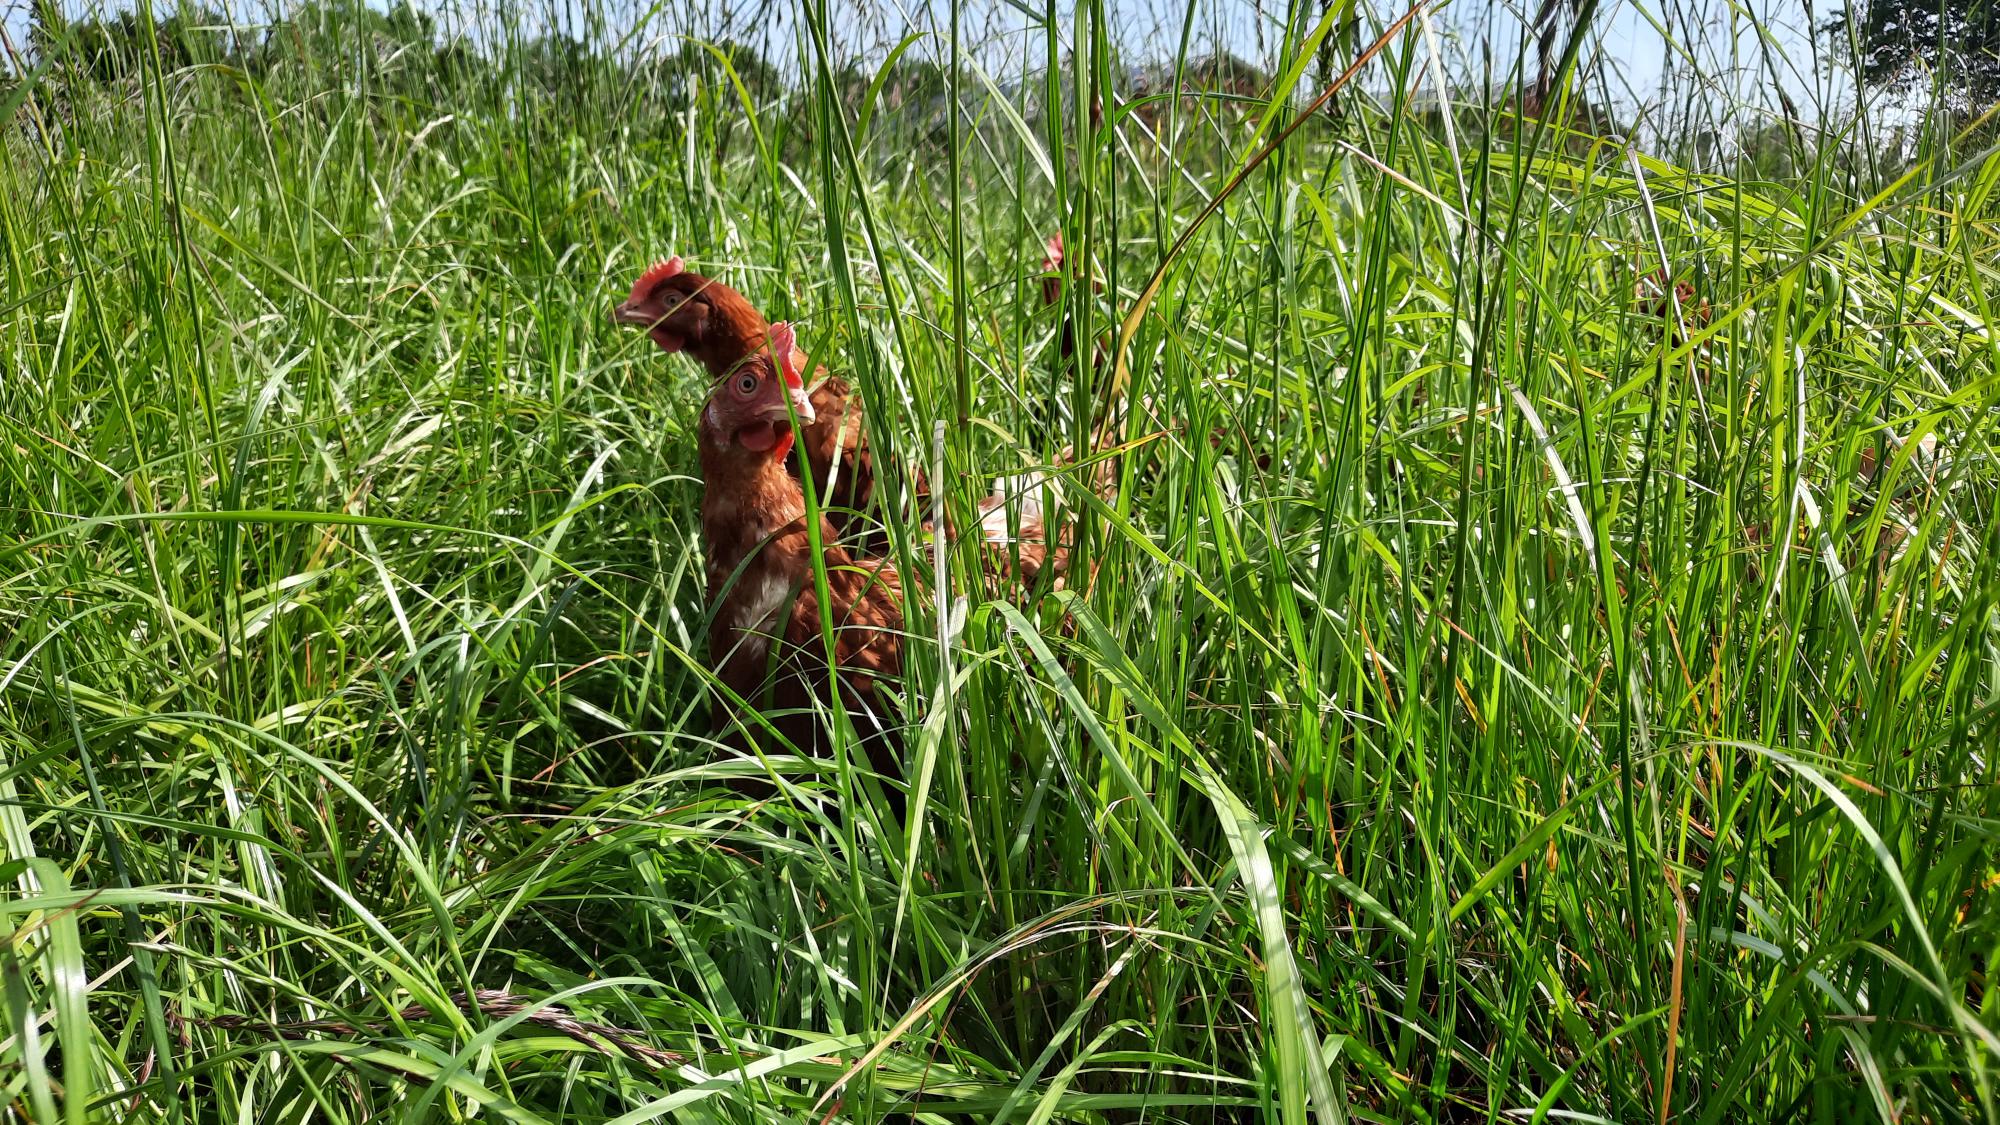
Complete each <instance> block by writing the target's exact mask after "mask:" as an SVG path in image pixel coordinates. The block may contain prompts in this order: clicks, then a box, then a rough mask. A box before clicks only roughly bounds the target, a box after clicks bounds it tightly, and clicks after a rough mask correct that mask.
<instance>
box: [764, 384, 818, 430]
mask: <svg viewBox="0 0 2000 1125" xmlns="http://www.w3.org/2000/svg"><path fill="white" fill-rule="evenodd" d="M786 390H788V391H790V392H791V399H792V413H793V414H796V415H798V418H799V421H800V422H801V423H805V424H811V423H813V422H817V421H818V420H819V416H818V415H817V414H816V413H814V411H813V404H812V397H811V396H810V395H808V394H806V389H805V388H804V387H787V388H786ZM771 420H772V421H774V422H783V421H785V420H786V418H785V410H784V408H783V407H782V406H781V407H777V408H776V409H775V410H774V412H773V414H772V416H771Z"/></svg>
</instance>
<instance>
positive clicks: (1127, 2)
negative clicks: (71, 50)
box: [0, 0, 1851, 117]
mask: <svg viewBox="0 0 2000 1125" xmlns="http://www.w3.org/2000/svg"><path fill="white" fill-rule="evenodd" d="M59 2H61V3H62V4H63V5H64V7H65V8H67V9H69V10H71V11H78V10H84V9H87V8H89V7H91V6H94V3H95V0H59ZM129 2H130V0H109V3H111V4H112V6H114V7H116V6H122V5H124V4H127V3H129ZM220 2H221V3H222V4H224V5H226V8H227V9H228V10H232V11H233V13H234V18H236V19H238V20H240V21H243V22H246V23H249V22H256V21H258V20H259V19H260V18H261V17H260V15H259V14H258V13H261V12H262V11H264V10H266V9H265V6H264V4H263V2H262V0H220ZM371 2H372V3H376V4H378V5H380V4H383V3H387V2H389V0H371ZM418 2H419V3H420V5H426V6H431V7H433V8H436V7H439V6H440V5H439V3H438V0H418ZM533 2H534V0H530V3H533ZM551 2H552V3H553V5H554V6H553V7H544V9H543V10H544V11H545V12H546V13H547V15H545V16H544V17H543V18H544V19H546V20H550V21H552V22H555V23H574V22H578V21H581V20H583V19H586V18H587V16H586V13H588V12H589V11H590V9H589V8H587V7H586V6H585V0H543V3H544V4H545V5H546V4H549V3H551ZM634 2H635V0H603V3H604V4H605V5H606V6H603V7H599V8H598V9H597V10H596V14H597V15H598V16H599V17H600V18H605V19H610V20H612V21H613V22H616V23H619V24H629V22H630V20H631V16H632V14H633V10H632V8H631V7H630V5H631V4H632V3H634ZM759 2H760V0H708V2H707V3H704V4H701V5H686V6H684V5H681V4H677V3H675V0H664V3H662V4H661V5H660V6H659V7H656V8H654V9H653V12H654V13H655V15H654V17H653V26H656V27H658V28H659V37H660V38H662V39H666V38H669V37H671V35H672V34H673V33H674V32H676V31H679V30H681V29H683V28H684V29H686V30H688V31H691V32H693V33H695V34H701V33H702V32H703V31H704V29H705V28H706V29H715V28H720V27H722V26H723V25H724V24H725V23H734V24H737V25H738V26H740V25H741V24H742V23H743V22H744V17H743V15H742V14H741V13H743V12H745V11H747V10H750V9H752V8H754V7H756V6H758V4H759ZM951 2H952V0H861V2H854V0H849V2H847V3H842V4H838V5H836V6H835V9H834V10H835V23H836V34H837V35H838V37H839V39H840V40H841V41H842V43H843V45H844V46H846V47H848V48H849V49H852V50H856V51H858V52H861V53H879V52H880V51H881V50H884V49H886V45H887V44H893V43H894V42H896V41H897V40H898V39H900V38H901V36H902V35H903V34H904V33H905V32H906V31H908V30H911V29H916V30H935V31H937V32H940V33H941V32H942V31H943V23H944V21H945V20H946V19H947V18H948V12H949V9H948V8H946V7H945V6H944V5H945V4H948V3H951ZM1025 2H1026V3H1027V4H1028V6H1030V7H1032V8H1034V9H1036V10H1040V9H1041V7H1042V4H1043V0H1025ZM1072 2H1073V0H1060V2H1059V3H1058V10H1059V11H1063V10H1067V9H1068V8H1069V6H1070V4H1071V3H1072ZM1195 2H1196V4H1197V7H1196V19H1195V39H1196V42H1197V45H1198V48H1199V47H1202V46H1207V47H1213V46H1218V45H1219V46H1221V47H1224V48H1226V49H1228V50H1230V51H1232V52H1235V53H1237V54H1241V55H1244V56H1247V57H1250V58H1253V59H1262V60H1268V59H1269V57H1270V55H1271V54H1272V53H1273V52H1274V51H1275V50H1276V48H1277V45H1278V41H1279V39H1280V32H1279V29H1278V27H1277V25H1276V22H1275V19H1274V17H1273V15H1272V14H1271V13H1273V11H1274V10H1276V11H1282V10H1283V8H1284V6H1285V5H1284V0H1262V2H1260V0H1195ZM1536 2H1537V0H1447V2H1446V3H1444V4H1442V5H1439V6H1437V7H1434V8H1433V9H1432V10H1433V12H1434V16H1433V28H1434V29H1435V32H1436V35H1437V42H1438V43H1439V44H1440V46H1441V47H1442V49H1443V51H1444V53H1445V57H1446V59H1447V64H1448V70H1451V71H1456V72H1457V73H1460V74H1465V75H1476V74H1477V73H1478V70H1479V67H1480V59H1481V57H1482V55H1483V54H1484V51H1483V50H1482V48H1483V47H1484V46H1485V45H1487V44H1490V47H1491V53H1492V56H1493V60H1494V65H1495V67H1496V69H1497V70H1499V71H1500V72H1501V73H1503V74H1504V73H1505V68H1506V67H1508V66H1509V65H1511V63H1512V61H1513V60H1514V59H1515V58H1516V57H1517V56H1518V55H1519V53H1520V52H1521V50H1522V42H1523V22H1524V18H1525V17H1524V11H1523V6H1524V5H1526V6H1528V7H1529V8H1530V9H1531V8H1532V5H1534V4H1535V3H1536ZM797 4H798V0H775V3H774V5H773V7H774V10H775V11H776V13H777V15H776V18H774V19H772V20H771V21H770V24H769V26H768V27H767V28H766V30H767V31H768V32H770V33H771V35H772V39H773V43H774V50H773V53H774V54H777V53H780V51H779V49H777V45H778V44H782V43H784V42H785V41H786V40H787V39H788V38H789V37H790V34H791V28H792V27H793V26H795V25H794V23H793V20H792V18H790V17H791V16H792V14H793V13H794V12H796V10H797ZM1375 4H1376V6H1375V7H1374V11H1376V12H1377V13H1378V14H1379V15H1382V16H1383V17H1384V18H1392V17H1393V15H1395V14H1400V12H1401V7H1400V0H1390V2H1388V3H1384V2H1383V0H1375ZM454 5H456V6H455V7H454ZM442 6H443V7H446V8H448V9H451V10H456V11H459V12H472V13H481V12H484V13H491V11H492V7H491V4H490V0H447V3H446V4H444V5H442ZM0 7H4V11H5V21H4V23H5V27H6V29H7V33H8V34H9V36H11V37H12V38H13V40H14V42H15V43H16V45H17V46H18V45H19V44H21V43H22V42H23V41H24V38H25V34H26V28H27V11H28V4H27V0H0ZM1110 7H1111V10H1112V11H1113V12H1114V19H1113V20H1112V25H1113V27H1114V28H1115V31H1114V34H1115V36H1116V38H1117V39H1118V40H1119V41H1120V42H1121V43H1122V44H1123V45H1124V47H1125V48H1126V49H1127V51H1128V52H1131V53H1133V54H1134V55H1135V56H1139V57H1144V56H1146V55H1155V54H1165V53H1168V52H1170V51H1171V49H1172V46H1173V40H1174V38H1175V37H1177V36H1178V34H1179V30H1180V22H1181V20H1182V18H1183V16H1184V13H1185V10H1186V9H1185V0H1110ZM1392 8H1393V9H1394V10H1393V12H1392ZM959 11H960V22H961V34H962V35H963V37H964V38H965V39H966V40H967V41H968V42H970V43H974V44H976V45H977V49H976V51H975V57H977V58H979V59H980V61H981V62H982V63H983V64H984V65H986V66H987V67H988V68H989V69H991V70H993V71H994V72H995V73H996V74H997V75H1001V76H1004V75H1006V74H1008V73H1018V72H1019V68H1020V66H1021V63H1020V61H1019V60H1020V59H1021V58H1022V57H1023V55H1024V54H1025V55H1028V56H1032V57H1036V58H1039V57H1040V53H1041V49H1042V47H1041V41H1040V38H1039V33H1037V32H1034V31H1032V30H1031V29H1030V27H1029V20H1028V17H1027V16H1026V15H1025V14H1024V13H1023V11H1022V10H1021V7H1020V6H1019V4H1017V2H1016V0H961V2H960V3H959ZM1808 11H1809V9H1808V8H1807V6H1806V4H1805V3H1804V0H1736V2H1733V3H1732V2H1730V0H1601V7H1600V9H1599V14H1598V16H1597V18H1596V19H1595V20H1594V21H1593V32H1594V38H1593V44H1592V45H1593V47H1594V49H1595V50H1596V51H1598V52H1600V53H1601V56H1602V57H1604V58H1606V59H1609V60H1613V61H1615V64H1616V65H1615V67H1614V68H1613V69H1612V71H1611V73H1612V74H1613V75H1614V77H1615V79H1616V81H1615V83H1614V85H1613V88H1612V94H1613V98H1614V100H1615V101H1618V102H1621V103H1625V104H1630V105H1637V104H1643V103H1646V102H1648V101H1653V100H1656V99H1659V100H1663V101H1668V102H1671V101H1672V100H1673V99H1672V98H1670V97H1669V98H1662V94H1663V93H1672V92H1679V93H1683V94H1684V93H1685V90H1684V89H1683V87H1684V86H1685V84H1689V83H1695V84H1698V85H1699V86H1701V87H1702V88H1703V89H1704V91H1706V93H1707V94H1709V95H1712V96H1715V97H1721V98H1728V99H1730V100H1731V101H1732V102H1738V101H1756V102H1763V101H1768V100H1770V99H1769V97H1768V95H1769V86H1770V83H1771V70H1770V69H1769V68H1767V67H1765V66H1764V65H1762V62H1763V60H1762V58H1761V56H1760V54H1759V52H1758V51H1757V49H1756V48H1757V34H1756V31H1755V28H1754V26H1753V24H1752V23H1751V22H1750V21H1749V20H1748V19H1746V18H1745V14H1746V13H1748V14H1751V15H1754V16H1755V18H1756V21H1757V22H1758V23H1759V24H1761V25H1762V27H1763V28H1764V29H1765V31H1766V33H1767V34H1768V41H1769V42H1770V43H1771V44H1772V46H1773V47H1774V48H1775V50H1774V51H1773V55H1774V57H1777V58H1778V59H1779V62H1778V65H1777V67H1776V70H1777V72H1778V81H1779V84H1780V85H1782V86H1783V87H1784V88H1785V90H1786V93H1787V94H1788V95H1790V96H1791V97H1792V99H1793V100H1794V102H1795V103H1798V104H1799V106H1800V108H1801V111H1802V115H1803V116H1807V117H1814V116H1817V115H1818V114H1817V112H1816V111H1815V110H1814V108H1813V107H1815V106H1818V105H1819V104H1820V103H1821V102H1822V101H1824V100H1832V101H1834V102H1836V103H1837V102H1840V101H1842V100H1844V99H1845V98H1847V97H1849V96H1851V95H1850V94H1849V92H1848V89H1847V87H1846V86H1845V84H1844V83H1843V82H1841V81H1839V80H1838V79H1837V78H1835V79H1829V78H1827V77H1826V76H1825V75H1824V74H1823V73H1818V72H1816V70H1815V67H1814V65H1813V62H1812V48H1813V45H1814V44H1813V43H1812V40H1811V36H1810V35H1809V34H1808V28H1809V26H1810V21H1809V17H1808ZM662 13H672V14H671V15H667V14H662ZM1526 14H1527V15H1531V14H1532V11H1531V10H1530V11H1529V12H1527V13H1526ZM475 18H480V17H478V16H475ZM488 18H490V17H488ZM1818 18H1819V19H1820V20H1821V21H1824V19H1825V18H1826V12H1825V11H1824V10H1823V9H1822V10H1821V11H1820V13H1819V16H1818ZM934 21H935V22H934ZM1662 28H1666V29H1669V30H1671V32H1672V34H1673V37H1674V40H1675V41H1677V42H1679V43H1681V44H1682V45H1683V47H1684V49H1685V50H1686V51H1687V52H1689V53H1691V54H1692V55H1693V57H1694V60H1695V62H1694V63H1690V62H1689V61H1688V59H1687V57H1686V56H1684V55H1681V54H1678V53H1676V52H1674V51H1670V50H1669V48H1668V46H1667V43H1668V40H1667V38H1666V37H1664V36H1663V34H1662ZM871 48H872V50H871Z"/></svg>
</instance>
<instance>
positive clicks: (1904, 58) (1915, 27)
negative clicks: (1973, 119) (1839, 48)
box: [1827, 0, 2000, 112]
mask: <svg viewBox="0 0 2000 1125" xmlns="http://www.w3.org/2000/svg"><path fill="white" fill-rule="evenodd" d="M1827 32H1828V34H1830V35H1831V36H1833V37H1834V38H1835V39H1836V40H1837V41H1839V42H1842V43H1845V42H1847V41H1848V37H1849V36H1850V35H1851V36H1852V37H1853V42H1854V43H1855V44H1856V46H1857V47H1858V49H1859V51H1860V64H1861V76H1862V78H1863V80H1864V81H1866V82H1867V83H1868V84H1869V85H1871V86H1874V87H1876V88H1878V89H1887V90H1895V91H1909V90H1913V89H1919V88H1923V87H1927V86H1929V85H1930V84H1931V82H1932V81H1933V80H1934V78H1935V76H1937V75H1938V74H1939V73H1940V72H1942V74H1943V78H1944V82H1945V90H1946V93H1947V95H1948V96H1950V97H1951V98H1953V99H1954V100H1955V101H1957V102H1959V103H1960V104H1959V106H1958V108H1960V109H1967V110H1972V111H1974V112H1977V111H1979V110H1983V109H1984V108H1985V107H1986V106H1988V105H1990V104H1992V102H1993V101H1994V100H1995V99H1996V98H2000V3H1996V2H1995V0H1866V2H1865V3H1864V4H1862V5H1861V6H1860V7H1859V8H1858V9H1857V8H1849V9H1848V10H1847V11H1846V12H1844V13H1843V14H1842V15H1841V16H1840V17H1839V18H1838V19H1836V20H1834V21H1833V23H1832V24H1830V25H1829V26H1828V28H1827Z"/></svg>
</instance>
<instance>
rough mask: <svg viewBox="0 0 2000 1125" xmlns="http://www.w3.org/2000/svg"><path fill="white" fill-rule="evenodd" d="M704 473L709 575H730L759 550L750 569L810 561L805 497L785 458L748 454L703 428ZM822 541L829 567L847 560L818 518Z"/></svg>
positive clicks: (704, 533) (703, 514)
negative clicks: (718, 440) (717, 439)
mask: <svg viewBox="0 0 2000 1125" xmlns="http://www.w3.org/2000/svg"><path fill="white" fill-rule="evenodd" d="M701 471H702V479H703V481H704V482H705V485H706V487H705V489H704V491H703V493H702V499H701V529H702V536H703V537H704V538H705V539H706V540H707V541H708V566H709V576H710V579H711V580H714V579H715V578H717V577H718V576H720V577H722V578H724V579H726V578H727V577H728V576H729V575H731V574H733V573H735V572H736V569H737V567H738V566H740V565H742V563H743V560H744V559H746V558H749V557H750V556H751V555H753V554H755V555H756V556H757V558H756V560H755V561H753V562H752V563H751V564H750V565H751V566H752V567H765V566H769V567H778V568H785V567H796V566H803V565H806V564H807V562H808V561H809V560H808V558H807V556H808V554H809V552H810V551H811V549H812V547H811V541H810V540H809V539H808V538H807V536H806V527H805V520H804V518H803V517H804V516H805V514H806V499H805V495H804V493H802V492H800V490H799V482H798V481H797V480H796V479H794V478H793V477H792V475H791V474H790V473H788V472H786V471H785V459H784V458H783V457H772V456H745V454H744V453H743V451H741V450H738V449H733V448H729V447H728V446H726V445H721V444H718V443H717V441H716V438H715V435H714V434H713V433H712V432H711V431H709V430H708V428H707V427H703V431H702V435H701ZM820 542H821V544H822V545H823V546H824V549H825V553H826V556H827V563H828V565H829V566H838V565H844V564H845V563H846V562H848V559H847V558H846V552H845V551H844V550H843V549H842V548H841V547H839V546H838V545H837V544H835V542H834V532H833V529H832V528H831V527H830V526H828V525H827V523H826V520H825V517H821V520H820Z"/></svg>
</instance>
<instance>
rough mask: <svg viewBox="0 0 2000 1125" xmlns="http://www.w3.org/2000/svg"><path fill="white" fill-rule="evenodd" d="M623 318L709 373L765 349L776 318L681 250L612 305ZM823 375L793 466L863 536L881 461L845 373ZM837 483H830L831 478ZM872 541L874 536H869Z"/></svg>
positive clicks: (804, 362)
mask: <svg viewBox="0 0 2000 1125" xmlns="http://www.w3.org/2000/svg"><path fill="white" fill-rule="evenodd" d="M611 318H612V319H613V320H614V321H616V322H618V323H619V324H629V325H634V326H637V327H641V328H644V329H646V334H647V335H648V336H650V337H651V338H652V340H653V342H654V343H655V344H658V345H659V346H660V350H661V351H663V352H666V353H668V354H669V355H671V354H673V353H675V352H682V351H684V352H686V353H687V354H689V355H691V356H693V357H694V358H695V359H697V360H699V361H700V362H701V365H702V366H703V367H705V368H707V369H708V375H709V378H711V379H720V378H722V377H724V376H725V375H728V374H729V373H730V372H731V371H734V370H735V369H736V367H737V366H738V365H739V364H741V363H743V362H744V361H745V359H747V358H748V357H749V356H751V355H753V354H757V353H759V352H761V351H762V350H763V349H764V346H765V334H766V333H767V332H768V331H769V330H770V325H769V324H767V323H765V320H764V314H763V313H761V312H758V311H757V307H756V306H755V305H752V304H751V303H750V301H749V300H748V299H747V298H745V297H744V296H743V294H741V293H738V292H737V291H736V290H734V289H731V288H730V287H729V286H727V285H725V284H723V283H722V282H720V281H716V280H714V279H713V278H707V277H703V276H702V275H700V274H698V273H689V272H688V270H687V268H686V266H685V265H684V264H683V263H682V262H681V260H680V259H679V258H677V257H676V258H668V259H667V260H665V261H663V262H659V263H657V264H655V265H654V266H653V267H652V268H651V269H649V270H647V271H646V272H645V273H644V274H642V275H641V276H640V277H639V280H637V281H635V282H633V283H632V292H631V293H630V295H628V296H627V297H626V299H625V300H624V301H622V302H620V303H619V304H618V306H617V307H615V308H614V309H612V311H611ZM792 363H793V366H794V368H795V369H796V370H798V371H801V372H803V371H806V370H809V369H810V366H809V365H810V361H809V360H808V359H807V358H806V355H805V353H804V352H798V353H796V354H795V355H794V356H793V357H792ZM815 374H816V375H818V376H819V382H818V383H817V384H815V385H814V386H813V388H812V392H811V395H810V398H811V401H812V406H813V414H814V418H813V421H811V422H808V423H805V424H803V425H802V426H801V427H800V429H799V433H798V441H797V450H796V451H797V453H799V454H801V455H802V456H800V457H794V458H792V459H791V460H789V461H788V462H787V468H788V469H789V470H790V472H791V473H792V474H793V475H794V476H797V475H799V474H800V473H803V472H810V473H811V474H812V480H813V483H814V485H815V486H817V488H818V489H819V500H820V504H821V506H823V507H825V508H828V509H829V511H828V512H827V518H828V519H830V520H831V521H832V522H833V525H834V528H835V529H836V530H837V531H839V532H840V534H841V537H842V538H847V537H849V536H853V537H855V538H856V539H857V540H859V539H861V538H864V535H863V532H864V530H865V529H864V527H863V525H870V526H872V525H873V521H871V520H867V519H866V518H865V516H864V513H866V511H867V509H868V501H869V498H870V497H871V496H873V495H874V492H875V463H874V458H873V456H872V455H871V454H870V453H869V450H868V434H867V429H866V427H865V426H864V425H863V424H862V422H863V419H862V412H861V404H860V401H859V400H857V399H856V398H855V396H854V389H853V387H852V386H851V385H849V383H848V382H847V380H845V379H842V378H839V377H837V376H834V375H830V374H828V373H827V371H826V369H825V368H824V367H821V368H819V369H818V370H817V371H815ZM829 481H830V482H832V487H831V488H829V487H828V482H829ZM866 538H867V539H868V541H869V545H870V546H874V545H877V544H876V542H875V537H872V536H871V537H866Z"/></svg>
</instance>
